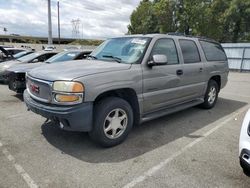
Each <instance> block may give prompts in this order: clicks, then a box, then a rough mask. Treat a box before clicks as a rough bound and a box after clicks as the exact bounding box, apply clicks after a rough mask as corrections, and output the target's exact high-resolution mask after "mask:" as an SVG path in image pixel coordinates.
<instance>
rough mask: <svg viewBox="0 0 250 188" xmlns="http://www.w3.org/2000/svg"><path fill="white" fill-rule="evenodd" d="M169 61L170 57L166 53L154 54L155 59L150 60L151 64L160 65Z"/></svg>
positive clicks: (149, 63)
mask: <svg viewBox="0 0 250 188" xmlns="http://www.w3.org/2000/svg"><path fill="white" fill-rule="evenodd" d="M167 63H168V58H167V56H166V55H160V54H159V55H153V59H152V60H151V61H149V62H148V65H149V66H157V65H158V66H160V65H166V64H167Z"/></svg>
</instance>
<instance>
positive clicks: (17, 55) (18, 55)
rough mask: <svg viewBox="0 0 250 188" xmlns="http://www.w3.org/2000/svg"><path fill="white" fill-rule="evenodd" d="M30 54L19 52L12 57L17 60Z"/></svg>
mask: <svg viewBox="0 0 250 188" xmlns="http://www.w3.org/2000/svg"><path fill="white" fill-rule="evenodd" d="M31 53H32V52H26V51H23V52H19V53H17V54H15V55H13V57H14V58H15V59H18V58H20V57H23V56H25V55H26V54H31Z"/></svg>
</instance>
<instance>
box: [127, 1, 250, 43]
mask: <svg viewBox="0 0 250 188" xmlns="http://www.w3.org/2000/svg"><path fill="white" fill-rule="evenodd" d="M128 29H129V33H130V34H137V33H143V34H145V33H167V32H181V33H185V34H188V35H189V34H192V35H200V36H206V37H210V38H213V39H215V40H217V41H220V42H238V41H247V40H250V1H249V0H154V1H149V0H143V1H141V3H140V4H139V6H138V7H137V8H136V10H135V11H134V12H133V13H132V15H131V24H130V25H129V26H128Z"/></svg>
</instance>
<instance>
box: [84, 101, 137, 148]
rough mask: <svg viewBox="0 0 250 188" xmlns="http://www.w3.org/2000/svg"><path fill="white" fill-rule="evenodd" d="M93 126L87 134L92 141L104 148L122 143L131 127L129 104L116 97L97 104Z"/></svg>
mask: <svg viewBox="0 0 250 188" xmlns="http://www.w3.org/2000/svg"><path fill="white" fill-rule="evenodd" d="M94 118H95V119H94V126H93V130H92V131H91V132H90V133H89V135H90V137H91V139H92V140H94V141H95V142H96V143H98V144H100V145H101V146H104V147H112V146H115V145H118V144H120V143H121V142H123V141H124V140H125V139H126V137H127V136H128V133H129V131H130V130H131V128H132V126H133V118H134V116H133V110H132V108H131V106H130V104H129V103H128V102H127V101H125V100H123V99H121V98H117V97H110V98H107V99H104V100H101V101H100V102H98V103H97V104H96V106H95V110H94Z"/></svg>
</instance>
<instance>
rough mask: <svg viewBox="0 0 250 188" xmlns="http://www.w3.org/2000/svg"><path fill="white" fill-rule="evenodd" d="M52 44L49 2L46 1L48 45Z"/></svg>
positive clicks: (49, 0)
mask: <svg viewBox="0 0 250 188" xmlns="http://www.w3.org/2000/svg"><path fill="white" fill-rule="evenodd" d="M52 44H53V39H52V22H51V0H48V45H52Z"/></svg>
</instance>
